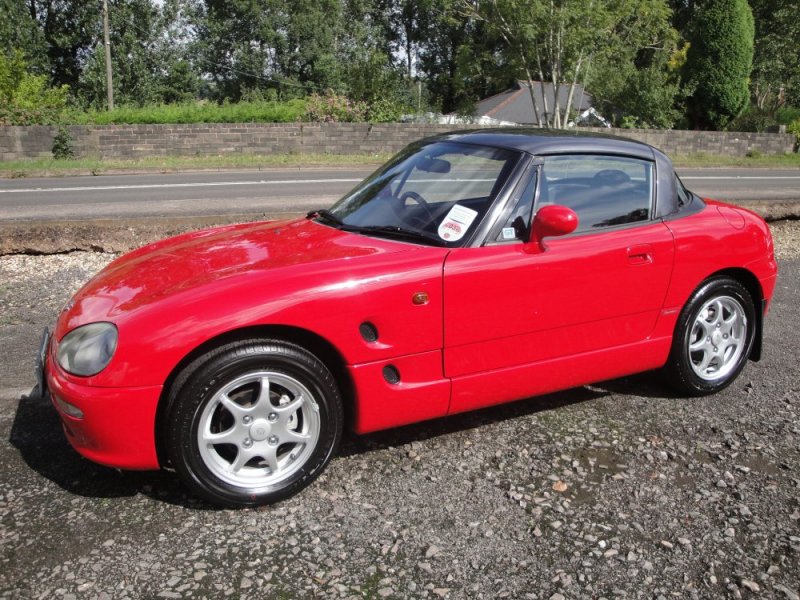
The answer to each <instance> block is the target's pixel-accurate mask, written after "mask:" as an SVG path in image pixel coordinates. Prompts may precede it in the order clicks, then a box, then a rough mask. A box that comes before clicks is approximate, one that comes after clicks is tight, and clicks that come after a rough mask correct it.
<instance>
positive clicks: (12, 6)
mask: <svg viewBox="0 0 800 600" xmlns="http://www.w3.org/2000/svg"><path fill="white" fill-rule="evenodd" d="M0 14H1V15H3V19H2V20H0V52H5V53H6V54H11V53H14V52H15V51H17V50H20V51H22V53H23V56H24V58H25V60H26V62H27V64H28V68H29V69H32V70H35V71H36V72H38V73H47V72H48V61H47V46H46V44H45V40H44V36H43V35H42V31H41V30H40V29H39V24H38V23H37V22H36V21H35V20H34V19H33V18H32V17H31V13H30V11H29V10H28V7H27V6H26V5H25V3H24V2H20V0H0Z"/></svg>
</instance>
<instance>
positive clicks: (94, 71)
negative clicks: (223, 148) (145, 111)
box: [78, 0, 200, 108]
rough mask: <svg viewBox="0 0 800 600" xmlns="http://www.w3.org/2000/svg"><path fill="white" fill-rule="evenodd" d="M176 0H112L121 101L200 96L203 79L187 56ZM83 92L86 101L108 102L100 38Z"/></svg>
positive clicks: (97, 104) (83, 77)
mask: <svg viewBox="0 0 800 600" xmlns="http://www.w3.org/2000/svg"><path fill="white" fill-rule="evenodd" d="M180 18H181V15H180V12H179V11H178V9H177V6H176V3H174V2H170V3H165V4H163V5H158V4H156V3H155V2H153V0H111V1H110V2H109V21H110V39H111V63H112V70H113V72H114V95H115V98H116V99H117V104H119V105H125V104H128V105H144V104H149V103H159V102H175V101H181V100H187V99H191V98H193V97H195V94H196V92H197V90H198V88H199V85H200V79H199V77H198V76H197V75H196V74H195V73H194V72H193V71H192V69H191V65H190V64H189V62H188V61H187V59H186V42H185V41H184V40H182V39H181V30H182V28H181V27H175V26H174V24H175V22H176V21H177V20H179V19H180ZM78 94H79V96H80V97H81V99H82V101H83V103H84V104H86V105H89V106H94V107H96V108H100V107H103V106H105V102H106V79H105V56H104V52H103V46H102V42H101V41H100V40H99V39H98V40H97V41H96V42H95V44H94V46H93V47H92V48H91V49H90V50H89V52H88V58H87V59H86V65H85V67H84V68H83V71H82V73H81V77H80V81H79V86H78Z"/></svg>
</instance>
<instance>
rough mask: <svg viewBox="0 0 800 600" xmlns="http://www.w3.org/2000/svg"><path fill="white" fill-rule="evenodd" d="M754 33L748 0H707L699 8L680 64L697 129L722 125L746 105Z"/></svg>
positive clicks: (689, 109)
mask: <svg viewBox="0 0 800 600" xmlns="http://www.w3.org/2000/svg"><path fill="white" fill-rule="evenodd" d="M754 35H755V30H754V25H753V13H752V12H751V11H750V7H749V6H748V4H747V0H706V2H705V3H704V4H703V5H702V6H701V7H700V9H699V10H698V11H697V20H696V21H695V24H694V27H693V30H692V34H691V38H690V39H691V45H690V46H689V52H688V54H687V56H686V65H685V66H684V81H685V84H686V87H687V90H688V91H689V98H688V100H687V105H688V117H689V121H690V123H691V125H692V126H693V127H694V128H695V129H724V128H725V126H726V125H727V124H728V123H729V122H730V121H731V119H733V118H735V117H736V116H738V115H739V114H741V112H742V111H743V110H744V109H745V108H746V107H747V105H748V103H749V99H750V91H749V89H748V78H749V76H750V70H751V67H752V64H753V37H754Z"/></svg>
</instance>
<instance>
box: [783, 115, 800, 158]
mask: <svg viewBox="0 0 800 600" xmlns="http://www.w3.org/2000/svg"><path fill="white" fill-rule="evenodd" d="M786 131H788V132H789V133H793V134H794V135H795V137H796V138H797V141H796V142H795V151H796V150H797V148H798V146H800V118H798V119H795V120H794V121H792V122H791V123H789V126H788V127H787V128H786Z"/></svg>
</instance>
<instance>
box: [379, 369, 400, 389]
mask: <svg viewBox="0 0 800 600" xmlns="http://www.w3.org/2000/svg"><path fill="white" fill-rule="evenodd" d="M383 378H384V379H385V380H386V381H387V383H391V384H392V385H395V384H397V383H400V371H398V370H397V367H395V366H394V365H386V366H385V367H383Z"/></svg>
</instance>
